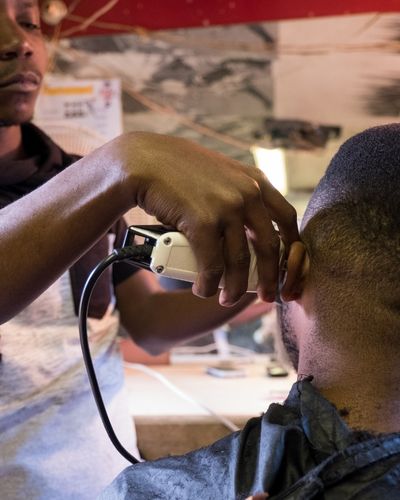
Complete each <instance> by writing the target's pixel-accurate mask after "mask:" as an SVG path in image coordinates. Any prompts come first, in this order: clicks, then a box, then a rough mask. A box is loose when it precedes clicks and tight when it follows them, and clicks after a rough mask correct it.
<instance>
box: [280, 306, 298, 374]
mask: <svg viewBox="0 0 400 500" xmlns="http://www.w3.org/2000/svg"><path fill="white" fill-rule="evenodd" d="M288 308H289V306H288V304H286V303H284V302H283V303H282V304H279V305H278V306H277V310H278V320H279V324H280V327H281V335H282V342H283V345H284V347H285V349H286V352H287V354H288V356H289V359H290V361H291V363H292V364H293V366H294V368H295V370H296V371H297V370H298V367H299V348H298V346H297V343H296V336H295V333H294V328H293V326H292V324H291V322H290V319H289V314H288Z"/></svg>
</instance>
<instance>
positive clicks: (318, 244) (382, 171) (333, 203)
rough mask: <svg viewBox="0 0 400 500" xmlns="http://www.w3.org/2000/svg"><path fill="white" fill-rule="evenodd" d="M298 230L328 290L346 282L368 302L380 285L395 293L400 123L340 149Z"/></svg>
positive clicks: (399, 254)
mask: <svg viewBox="0 0 400 500" xmlns="http://www.w3.org/2000/svg"><path fill="white" fill-rule="evenodd" d="M302 226H303V227H302V235H303V239H304V241H305V243H306V246H307V247H308V251H309V253H310V257H311V259H312V260H313V262H314V264H315V267H316V268H317V269H318V272H321V273H322V274H321V276H325V278H326V279H328V281H329V283H330V285H331V286H335V282H336V281H337V280H339V281H340V282H341V283H342V285H343V283H344V282H346V280H348V281H349V282H351V283H352V285H354V286H357V285H358V286H359V287H358V290H359V289H360V288H362V287H364V289H365V293H366V294H367V295H368V296H369V298H371V297H374V296H375V295H376V294H379V293H381V292H382V290H383V288H382V287H385V290H388V288H391V287H393V288H392V291H393V292H395V294H396V295H397V294H398V293H400V292H399V290H400V284H399V281H400V280H399V269H400V124H398V123H395V124H389V125H384V126H379V127H374V128H370V129H368V130H366V131H364V132H362V133H360V134H357V135H355V136H354V137H352V138H351V139H349V140H347V141H346V142H345V143H344V144H343V145H342V146H341V148H340V149H339V151H338V152H337V154H336V155H335V156H334V157H333V159H332V161H331V163H330V165H329V166H328V169H327V171H326V173H325V175H324V177H323V178H322V179H321V181H320V183H319V184H318V186H317V188H316V189H315V191H314V193H313V195H312V198H311V200H310V202H309V204H308V207H307V210H306V213H305V215H304V220H303V224H302ZM321 276H320V277H321ZM395 302H396V305H397V304H398V303H399V302H400V296H398V295H397V297H395Z"/></svg>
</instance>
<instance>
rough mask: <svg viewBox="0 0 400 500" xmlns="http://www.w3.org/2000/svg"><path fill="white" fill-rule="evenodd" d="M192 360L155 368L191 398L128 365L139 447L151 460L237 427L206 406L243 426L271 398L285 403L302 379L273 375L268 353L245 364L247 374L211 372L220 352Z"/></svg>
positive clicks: (290, 375)
mask: <svg viewBox="0 0 400 500" xmlns="http://www.w3.org/2000/svg"><path fill="white" fill-rule="evenodd" d="M190 361H191V362H189V359H186V360H185V359H184V360H181V361H180V362H179V363H177V364H171V365H157V366H153V367H151V369H153V370H155V372H156V374H157V376H161V377H165V378H166V379H167V381H169V382H171V383H172V384H173V385H174V386H175V387H176V388H177V389H178V391H183V392H184V393H185V394H186V395H188V396H189V398H190V401H187V400H185V399H183V398H182V397H181V396H180V395H178V394H176V393H175V392H173V391H172V390H171V389H170V388H168V387H167V386H166V385H164V384H163V383H162V382H161V381H160V380H158V379H157V378H155V377H153V376H151V375H149V374H148V373H146V372H143V371H140V369H138V368H135V367H134V365H131V366H130V365H128V364H127V365H126V368H125V374H126V390H127V393H128V398H129V406H130V411H131V413H132V416H133V418H134V420H135V424H136V429H137V434H138V445H139V449H140V450H141V452H142V454H143V456H144V457H145V458H147V459H153V458H157V457H159V456H164V455H167V454H180V453H185V452H187V451H190V450H192V449H195V448H198V447H200V446H205V445H207V444H209V443H211V442H213V441H215V440H217V439H219V438H220V437H222V436H224V435H226V434H228V433H229V432H231V430H229V429H228V428H227V427H226V426H225V425H224V424H222V423H221V422H220V421H219V420H218V419H217V418H216V416H212V415H210V414H209V413H208V412H207V411H206V410H205V409H204V408H202V407H201V406H200V405H203V406H206V407H208V408H209V409H210V410H212V412H214V413H216V414H218V415H222V416H223V417H225V418H227V419H229V421H231V422H232V423H234V424H235V425H237V426H238V427H242V426H243V425H244V423H245V422H246V421H247V420H248V419H249V418H251V417H254V416H258V415H260V414H261V413H263V412H264V411H266V410H267V408H268V406H269V404H270V403H272V402H282V401H283V400H284V399H285V398H286V396H287V394H288V391H289V390H290V387H291V386H292V384H293V383H294V382H295V380H296V376H295V373H294V372H291V373H290V374H289V376H287V377H268V376H267V375H266V365H267V363H268V361H269V360H268V357H266V356H257V357H255V358H254V360H253V362H247V363H241V364H240V365H239V366H240V367H241V368H242V369H243V370H244V371H245V374H246V375H245V376H244V377H242V378H217V377H213V376H211V375H208V374H207V373H206V372H205V370H206V367H207V365H209V364H216V363H217V362H218V359H217V358H216V357H215V356H214V357H208V358H207V360H204V361H203V360H201V361H196V360H194V361H193V360H190ZM145 370H146V368H145ZM192 399H193V400H195V401H197V402H198V403H200V405H199V404H195V403H194V402H193V401H192Z"/></svg>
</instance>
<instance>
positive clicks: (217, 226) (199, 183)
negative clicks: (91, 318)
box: [0, 133, 298, 322]
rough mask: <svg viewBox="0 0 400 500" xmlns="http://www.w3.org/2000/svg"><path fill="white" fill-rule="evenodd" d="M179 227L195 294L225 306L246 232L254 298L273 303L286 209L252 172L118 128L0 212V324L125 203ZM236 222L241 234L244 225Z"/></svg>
mask: <svg viewBox="0 0 400 500" xmlns="http://www.w3.org/2000/svg"><path fill="white" fill-rule="evenodd" d="M136 205H140V206H141V207H142V208H144V209H145V210H146V211H147V212H148V213H150V214H153V215H155V216H156V217H157V218H158V219H159V220H160V221H161V222H163V223H164V224H168V225H171V226H173V227H176V228H177V229H178V230H180V231H182V232H183V233H184V234H185V235H186V237H187V238H188V240H189V242H190V243H191V245H192V247H193V249H194V252H195V255H196V257H197V259H198V265H199V270H200V273H199V278H198V280H197V282H196V283H195V285H194V292H195V293H196V294H198V295H200V296H203V297H211V296H213V295H215V294H216V292H217V290H218V283H219V281H220V278H221V276H222V273H223V271H224V270H225V282H226V286H225V289H224V290H223V292H222V294H221V296H220V299H219V300H220V302H221V303H222V304H224V305H231V304H233V303H236V302H237V301H238V300H239V299H240V297H241V296H242V295H243V294H244V292H245V290H246V285H247V272H248V261H249V255H248V247H247V240H246V231H247V235H248V236H249V237H250V239H251V241H252V243H253V246H254V249H255V253H256V256H257V262H258V274H259V280H260V286H259V294H260V296H261V297H262V298H264V299H266V300H269V301H272V300H273V297H274V293H275V288H276V282H277V268H278V266H277V262H278V253H279V242H278V237H277V235H276V232H275V231H274V229H273V226H272V223H271V219H273V220H274V221H275V222H277V223H278V225H279V228H280V232H281V235H282V237H283V238H284V240H285V243H286V244H287V245H290V244H291V243H292V242H293V241H295V240H297V239H298V232H297V225H296V214H295V211H294V209H293V208H292V207H291V206H290V205H289V204H288V203H287V202H286V201H285V200H284V198H283V197H282V196H281V195H280V194H279V193H278V192H277V191H276V190H275V189H274V188H273V187H272V186H271V185H270V184H269V183H268V181H267V180H266V179H265V177H264V176H263V175H262V174H261V172H259V171H258V170H257V169H255V168H251V167H246V166H242V165H240V164H239V163H237V162H235V161H233V160H231V159H229V158H226V157H224V156H222V155H220V154H218V153H215V152H211V151H208V150H206V149H204V148H202V147H200V146H198V145H197V144H194V143H192V142H189V141H186V140H183V139H178V138H172V137H166V136H161V135H157V134H150V133H130V134H125V135H123V136H121V137H119V138H117V139H115V140H113V141H111V142H109V143H107V144H106V145H104V146H103V147H101V148H99V149H98V150H96V151H94V152H93V153H91V154H90V155H88V156H86V157H85V158H83V159H81V160H80V161H78V162H76V163H75V164H73V165H72V166H70V167H69V168H67V169H66V170H65V171H63V172H62V173H60V174H59V175H57V176H56V177H55V178H53V179H52V180H50V181H49V182H47V183H46V184H44V185H43V186H41V187H40V188H39V189H37V190H35V191H34V192H33V193H31V194H29V195H27V196H25V197H24V198H22V199H20V200H18V201H17V202H15V203H12V204H11V205H8V206H7V207H6V208H4V209H2V210H1V211H0V275H1V287H0V322H4V321H7V320H8V319H9V318H10V317H12V316H13V315H14V314H16V313H18V312H19V311H20V310H21V309H22V308H23V307H25V306H26V305H27V304H28V303H29V302H30V301H32V300H33V299H34V298H36V297H37V296H38V295H39V294H40V293H41V292H43V291H44V290H45V289H46V288H47V287H48V286H49V285H50V284H51V283H52V282H53V281H54V280H55V279H57V277H58V276H59V275H60V274H61V273H62V272H64V271H65V270H66V269H67V268H68V267H70V266H71V264H72V263H73V262H75V261H76V260H77V259H78V258H79V257H80V256H81V255H82V254H83V253H84V252H85V251H86V250H88V248H90V246H91V245H92V244H93V243H94V242H95V241H97V240H98V239H99V238H100V237H101V236H102V235H103V234H104V233H105V232H106V231H107V229H108V228H109V227H110V226H111V225H112V224H113V222H114V221H116V220H117V219H118V218H119V217H121V216H122V215H123V214H124V213H125V212H126V211H127V210H128V209H129V208H131V207H133V206H136ZM245 228H247V229H246V231H245Z"/></svg>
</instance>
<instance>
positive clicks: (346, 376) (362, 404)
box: [298, 346, 400, 433]
mask: <svg viewBox="0 0 400 500" xmlns="http://www.w3.org/2000/svg"><path fill="white" fill-rule="evenodd" d="M336 347H337V346H336ZM395 351H396V349H392V352H376V349H375V351H374V352H372V353H371V352H369V350H368V348H366V347H364V349H359V348H358V349H356V348H355V349H351V348H350V349H348V346H346V349H341V350H339V349H337V348H335V347H333V346H330V347H327V346H324V348H323V349H322V348H321V346H320V347H319V348H318V347H317V348H315V346H311V347H309V348H308V349H307V348H306V349H301V353H303V352H305V353H306V354H305V355H301V356H300V362H299V369H298V372H299V374H302V375H312V376H313V377H314V378H313V385H314V386H315V387H317V388H318V389H319V391H320V392H321V393H322V395H323V396H324V397H325V398H326V399H328V400H329V401H330V402H331V403H333V404H334V405H335V406H336V408H337V409H338V410H339V411H340V413H341V415H342V416H343V419H344V420H345V422H346V423H347V424H348V425H349V427H351V428H353V429H359V430H368V431H372V432H378V433H382V432H400V368H399V353H398V352H395Z"/></svg>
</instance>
